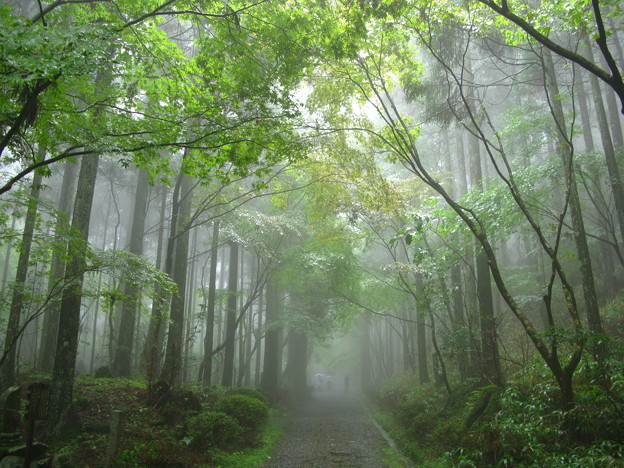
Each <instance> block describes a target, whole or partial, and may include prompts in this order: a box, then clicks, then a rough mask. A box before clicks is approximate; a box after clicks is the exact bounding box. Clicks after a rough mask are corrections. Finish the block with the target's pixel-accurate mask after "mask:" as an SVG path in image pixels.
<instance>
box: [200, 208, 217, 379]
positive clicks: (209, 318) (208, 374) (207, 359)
mask: <svg viewBox="0 0 624 468" xmlns="http://www.w3.org/2000/svg"><path fill="white" fill-rule="evenodd" d="M218 251H219V220H218V219H216V220H215V221H214V223H213V226H212V244H211V247H210V280H209V281H210V282H209V283H208V304H207V305H206V336H205V337H204V360H203V362H202V381H203V383H204V385H210V384H211V382H212V348H213V346H214V320H215V302H216V296H217V294H216V293H217V261H218V257H217V255H218Z"/></svg>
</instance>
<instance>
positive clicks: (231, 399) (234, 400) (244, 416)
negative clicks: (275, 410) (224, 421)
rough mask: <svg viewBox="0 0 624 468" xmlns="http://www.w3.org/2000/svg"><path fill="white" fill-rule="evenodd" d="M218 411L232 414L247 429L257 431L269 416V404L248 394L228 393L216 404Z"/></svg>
mask: <svg viewBox="0 0 624 468" xmlns="http://www.w3.org/2000/svg"><path fill="white" fill-rule="evenodd" d="M215 409H216V410H217V411H220V412H223V413H225V414H227V415H229V416H232V417H233V418H234V419H236V421H237V422H238V424H239V425H240V426H241V427H242V428H243V429H245V430H247V431H250V432H251V431H257V430H259V429H260V428H262V426H263V425H264V424H265V423H266V422H267V420H268V418H269V406H268V405H267V404H266V403H264V402H262V401H260V400H258V399H257V398H253V397H250V396H247V395H236V394H234V395H228V396H226V397H223V398H222V399H221V400H219V401H218V402H217V404H216V405H215Z"/></svg>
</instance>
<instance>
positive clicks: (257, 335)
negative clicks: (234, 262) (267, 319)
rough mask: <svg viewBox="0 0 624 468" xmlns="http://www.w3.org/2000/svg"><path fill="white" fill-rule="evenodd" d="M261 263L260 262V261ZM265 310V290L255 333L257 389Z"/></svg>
mask: <svg viewBox="0 0 624 468" xmlns="http://www.w3.org/2000/svg"><path fill="white" fill-rule="evenodd" d="M259 261H260V260H259ZM263 310H264V288H262V289H261V290H260V296H259V297H258V326H257V328H256V332H255V338H256V343H257V344H256V375H255V376H254V382H255V384H256V387H259V386H260V376H261V374H262V343H263V341H264V340H263V338H262V335H261V334H262V330H263V328H262V314H263Z"/></svg>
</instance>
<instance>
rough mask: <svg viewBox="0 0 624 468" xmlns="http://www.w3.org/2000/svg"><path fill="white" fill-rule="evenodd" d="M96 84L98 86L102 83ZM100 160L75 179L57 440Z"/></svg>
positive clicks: (57, 385) (55, 382)
mask: <svg viewBox="0 0 624 468" xmlns="http://www.w3.org/2000/svg"><path fill="white" fill-rule="evenodd" d="M96 81H97V82H100V81H101V80H96ZM99 159H100V158H99V154H97V153H91V154H87V155H85V156H82V163H81V165H80V175H79V176H78V188H77V191H76V200H75V203H74V210H73V215H72V227H73V228H74V229H75V230H76V233H77V234H78V236H79V237H80V239H82V241H83V245H82V246H80V248H78V246H77V245H76V243H75V242H73V243H72V245H71V246H70V247H69V250H68V252H67V256H68V257H69V258H70V260H69V263H68V264H67V267H66V268H65V280H66V281H68V282H70V283H69V285H68V286H66V287H65V289H64V290H63V296H62V299H61V308H60V314H59V327H58V336H57V339H56V352H55V355H54V367H53V370H52V383H51V390H50V405H49V418H48V421H50V423H51V424H50V427H49V435H50V436H51V437H52V438H56V437H59V436H60V435H61V434H62V432H63V431H64V430H65V428H66V426H67V424H68V422H69V413H70V410H71V404H72V397H73V387H74V373H75V368H76V352H77V349H78V333H79V331H80V304H81V300H82V282H83V278H84V271H85V266H86V265H85V262H86V252H87V248H88V244H87V242H88V241H87V240H88V236H89V220H90V217H91V206H92V204H93V193H94V191H95V180H96V177H97V169H98V164H99Z"/></svg>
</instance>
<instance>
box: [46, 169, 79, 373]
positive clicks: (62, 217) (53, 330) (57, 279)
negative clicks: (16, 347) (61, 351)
mask: <svg viewBox="0 0 624 468" xmlns="http://www.w3.org/2000/svg"><path fill="white" fill-rule="evenodd" d="M77 172H78V164H76V163H74V162H72V161H65V163H64V170H63V182H62V185H61V193H60V196H59V199H58V203H57V206H56V209H57V211H58V213H59V214H58V216H57V218H56V224H55V227H54V236H55V237H56V238H57V239H59V238H60V239H66V236H65V232H66V231H67V229H68V228H69V222H70V214H71V213H70V212H71V208H72V192H73V188H74V182H75V179H76V173H77ZM62 245H63V248H60V247H58V248H56V249H54V252H53V254H52V261H51V264H50V276H49V280H48V296H57V295H58V293H59V288H60V284H61V282H62V280H63V273H64V270H65V260H64V255H65V252H66V251H67V244H66V242H65V241H64V242H63V243H62ZM59 305H60V304H59V301H56V300H55V301H52V303H51V304H50V305H49V306H48V307H46V310H45V314H44V316H43V333H42V335H41V350H40V352H39V368H40V369H41V370H45V371H51V370H52V366H53V365H54V359H53V358H54V350H55V349H56V335H57V333H58V320H59Z"/></svg>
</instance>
